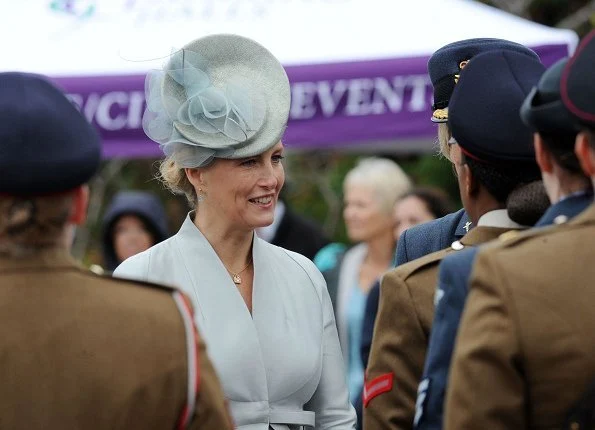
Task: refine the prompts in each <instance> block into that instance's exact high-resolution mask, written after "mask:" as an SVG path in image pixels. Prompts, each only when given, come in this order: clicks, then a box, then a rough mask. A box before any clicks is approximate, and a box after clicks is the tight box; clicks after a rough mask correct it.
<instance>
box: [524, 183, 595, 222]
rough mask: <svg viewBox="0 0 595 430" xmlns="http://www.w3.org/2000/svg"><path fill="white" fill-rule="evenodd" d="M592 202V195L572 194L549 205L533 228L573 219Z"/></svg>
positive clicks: (587, 193) (585, 193)
mask: <svg viewBox="0 0 595 430" xmlns="http://www.w3.org/2000/svg"><path fill="white" fill-rule="evenodd" d="M592 202H593V195H592V194H591V193H589V192H587V191H583V192H579V193H572V194H570V195H568V196H565V197H564V198H562V199H560V200H559V201H558V202H557V203H554V204H553V205H551V206H550V207H549V208H548V210H547V211H545V213H544V214H543V216H542V217H541V218H540V219H539V221H537V223H536V224H535V227H544V226H547V225H552V224H560V223H562V222H566V221H567V220H568V219H570V218H573V217H575V216H576V215H578V214H579V213H581V212H582V211H583V210H585V209H586V208H587V207H588V206H589V205H590V204H591V203H592Z"/></svg>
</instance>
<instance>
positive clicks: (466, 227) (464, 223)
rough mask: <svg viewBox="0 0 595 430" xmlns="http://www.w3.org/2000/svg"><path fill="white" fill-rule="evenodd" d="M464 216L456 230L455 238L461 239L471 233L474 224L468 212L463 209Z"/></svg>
mask: <svg viewBox="0 0 595 430" xmlns="http://www.w3.org/2000/svg"><path fill="white" fill-rule="evenodd" d="M461 210H462V212H463V214H462V215H461V219H460V220H459V223H458V224H457V228H456V230H455V236H456V237H457V238H461V237H463V236H465V235H466V234H467V233H469V231H470V230H471V229H472V228H473V223H472V222H471V220H470V219H469V216H468V215H467V212H466V211H465V210H464V209H461Z"/></svg>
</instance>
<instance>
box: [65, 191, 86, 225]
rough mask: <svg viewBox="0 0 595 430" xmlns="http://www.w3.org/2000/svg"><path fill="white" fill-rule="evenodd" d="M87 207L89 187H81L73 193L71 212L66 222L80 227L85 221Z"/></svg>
mask: <svg viewBox="0 0 595 430" xmlns="http://www.w3.org/2000/svg"><path fill="white" fill-rule="evenodd" d="M88 205H89V187H88V186H87V185H82V186H80V187H78V188H77V189H75V190H74V191H73V199H72V210H71V212H70V218H69V219H68V222H69V223H71V224H76V225H82V224H84V223H85V221H86V220H87V206H88Z"/></svg>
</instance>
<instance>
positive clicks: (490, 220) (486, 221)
mask: <svg viewBox="0 0 595 430" xmlns="http://www.w3.org/2000/svg"><path fill="white" fill-rule="evenodd" d="M477 225H478V226H484V227H500V228H507V229H509V230H511V229H520V228H527V227H528V226H526V225H522V224H519V223H517V222H514V221H513V220H511V219H510V217H509V216H508V211H507V210H506V209H496V210H493V211H489V212H486V213H485V214H483V215H482V216H481V217H480V218H479V221H477Z"/></svg>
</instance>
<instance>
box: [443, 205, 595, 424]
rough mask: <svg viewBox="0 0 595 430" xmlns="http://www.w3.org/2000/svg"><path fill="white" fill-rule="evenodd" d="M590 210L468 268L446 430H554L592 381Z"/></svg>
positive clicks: (594, 216)
mask: <svg viewBox="0 0 595 430" xmlns="http://www.w3.org/2000/svg"><path fill="white" fill-rule="evenodd" d="M594 250H595V206H594V205H591V206H590V207H589V208H588V209H587V210H586V211H584V212H583V213H582V214H580V215H578V216H577V217H576V218H574V219H573V220H572V221H570V222H569V223H568V224H565V225H560V226H553V227H549V228H544V229H540V230H537V231H530V232H527V233H523V234H520V235H519V236H517V237H516V238H513V239H510V240H508V241H506V242H503V243H499V244H496V245H494V246H489V247H486V249H484V250H482V251H480V252H479V253H478V256H477V258H476V262H475V266H474V271H473V274H472V277H471V282H470V284H471V285H470V292H469V296H468V297H467V302H466V305H465V311H464V313H463V317H462V321H461V325H460V327H459V332H458V337H457V342H456V345H455V350H454V356H453V364H452V367H451V372H450V378H449V384H448V389H447V398H446V403H445V424H446V427H445V428H446V429H456V430H462V429H473V430H475V429H490V430H498V429H546V428H547V429H557V428H561V426H562V423H563V421H564V418H565V416H566V414H567V413H568V411H569V410H570V408H571V407H572V405H574V404H575V402H577V401H578V399H579V397H580V396H581V395H582V394H583V393H584V391H585V390H586V389H587V386H588V385H589V384H590V383H591V382H592V381H593V380H594V378H595V260H594V255H595V253H594Z"/></svg>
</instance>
